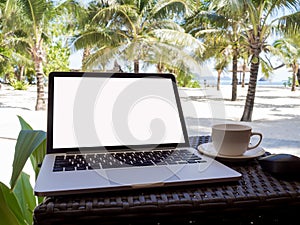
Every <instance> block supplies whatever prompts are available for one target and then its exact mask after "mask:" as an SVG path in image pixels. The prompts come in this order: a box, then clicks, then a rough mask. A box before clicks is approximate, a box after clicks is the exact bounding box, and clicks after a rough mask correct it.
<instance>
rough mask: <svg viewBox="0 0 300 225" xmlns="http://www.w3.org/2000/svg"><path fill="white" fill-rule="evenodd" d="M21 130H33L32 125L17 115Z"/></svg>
mask: <svg viewBox="0 0 300 225" xmlns="http://www.w3.org/2000/svg"><path fill="white" fill-rule="evenodd" d="M18 118H19V121H20V124H21V129H22V130H33V129H32V127H31V126H30V125H29V124H28V123H27V122H26V121H25V120H24V119H23V118H22V117H21V116H18Z"/></svg>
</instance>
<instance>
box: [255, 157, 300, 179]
mask: <svg viewBox="0 0 300 225" xmlns="http://www.w3.org/2000/svg"><path fill="white" fill-rule="evenodd" d="M258 161H259V163H260V165H261V167H262V169H263V170H265V171H267V172H269V173H272V174H275V175H280V176H286V177H289V176H293V177H299V178H300V158H299V157H297V156H295V155H291V154H283V153H282V154H271V155H268V156H264V157H261V158H259V160H258Z"/></svg>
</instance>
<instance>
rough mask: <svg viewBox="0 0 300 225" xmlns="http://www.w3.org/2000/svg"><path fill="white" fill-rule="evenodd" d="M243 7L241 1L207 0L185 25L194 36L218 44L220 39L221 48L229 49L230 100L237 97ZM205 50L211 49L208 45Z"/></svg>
mask: <svg viewBox="0 0 300 225" xmlns="http://www.w3.org/2000/svg"><path fill="white" fill-rule="evenodd" d="M243 9H244V8H243V3H242V1H227V0H223V1H222V0H221V1H219V0H212V1H209V3H208V6H207V7H206V8H203V7H201V8H200V9H199V10H198V11H197V12H196V14H195V15H193V16H192V17H191V18H190V19H189V20H188V21H187V27H188V29H189V31H190V32H191V33H193V34H194V35H195V37H199V38H204V39H206V40H207V39H210V40H211V42H213V43H214V44H213V45H218V43H217V41H218V40H222V45H223V46H222V48H226V49H228V50H229V49H230V53H231V56H232V57H231V59H232V70H231V71H232V97H231V100H232V101H235V100H236V99H237V84H238V79H237V67H238V59H239V57H240V55H241V53H242V52H243V48H242V47H243V45H242V44H241V42H242V39H243V37H242V36H241V33H242V31H243V23H244V11H243ZM205 42H206V41H205ZM224 44H226V46H224ZM207 50H208V51H211V49H210V48H209V47H208V48H207ZM217 54H218V53H217Z"/></svg>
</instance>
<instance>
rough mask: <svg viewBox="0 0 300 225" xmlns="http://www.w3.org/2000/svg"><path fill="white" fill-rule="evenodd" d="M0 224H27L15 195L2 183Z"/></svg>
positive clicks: (0, 187) (0, 185) (0, 189)
mask: <svg viewBox="0 0 300 225" xmlns="http://www.w3.org/2000/svg"><path fill="white" fill-rule="evenodd" d="M0 224H9V225H15V224H16V225H18V224H25V222H24V219H23V214H22V210H21V207H20V205H19V203H18V200H17V198H16V196H15V194H14V193H13V192H12V191H11V190H10V189H9V188H8V187H7V186H6V185H5V184H3V183H2V182H0Z"/></svg>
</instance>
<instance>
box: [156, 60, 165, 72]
mask: <svg viewBox="0 0 300 225" xmlns="http://www.w3.org/2000/svg"><path fill="white" fill-rule="evenodd" d="M156 68H157V72H158V73H162V72H163V70H164V65H163V63H162V62H159V63H157V65H156Z"/></svg>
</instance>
